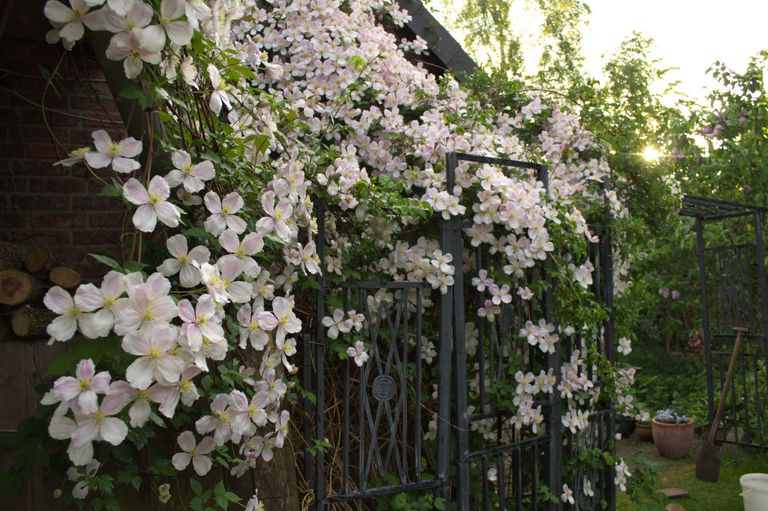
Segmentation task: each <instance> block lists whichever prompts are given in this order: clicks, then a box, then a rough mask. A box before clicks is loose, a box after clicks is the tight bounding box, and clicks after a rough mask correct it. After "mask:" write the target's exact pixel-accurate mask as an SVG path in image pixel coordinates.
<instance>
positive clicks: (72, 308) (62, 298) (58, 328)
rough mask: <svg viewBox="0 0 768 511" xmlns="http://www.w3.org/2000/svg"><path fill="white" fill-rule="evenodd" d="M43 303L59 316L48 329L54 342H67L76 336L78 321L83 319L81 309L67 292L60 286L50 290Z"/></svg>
mask: <svg viewBox="0 0 768 511" xmlns="http://www.w3.org/2000/svg"><path fill="white" fill-rule="evenodd" d="M43 303H44V304H45V306H46V307H48V308H49V309H50V310H52V311H53V312H55V313H56V314H58V315H59V316H58V317H57V318H56V319H54V320H53V321H52V322H51V323H50V324H48V326H47V327H46V332H48V335H50V336H51V340H52V341H67V340H69V339H71V338H72V336H74V335H75V332H76V331H77V324H78V321H79V320H80V319H81V318H82V317H83V313H82V311H81V310H80V308H79V307H78V306H77V304H75V300H74V299H73V298H72V295H70V294H69V293H68V292H67V291H65V290H64V289H63V288H61V287H59V286H54V287H52V288H51V289H49V290H48V292H47V293H46V294H45V298H43Z"/></svg>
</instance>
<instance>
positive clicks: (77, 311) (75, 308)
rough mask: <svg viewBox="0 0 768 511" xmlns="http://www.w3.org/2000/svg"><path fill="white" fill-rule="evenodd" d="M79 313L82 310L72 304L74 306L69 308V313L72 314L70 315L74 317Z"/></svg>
mask: <svg viewBox="0 0 768 511" xmlns="http://www.w3.org/2000/svg"><path fill="white" fill-rule="evenodd" d="M78 314H80V311H79V310H77V307H75V306H74V305H73V306H72V307H71V308H70V309H69V315H70V316H72V317H73V318H76V317H77V315H78Z"/></svg>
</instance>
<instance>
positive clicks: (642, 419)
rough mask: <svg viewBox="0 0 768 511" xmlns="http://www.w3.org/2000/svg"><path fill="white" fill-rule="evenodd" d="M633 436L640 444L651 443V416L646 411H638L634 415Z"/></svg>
mask: <svg viewBox="0 0 768 511" xmlns="http://www.w3.org/2000/svg"><path fill="white" fill-rule="evenodd" d="M635 435H636V436H637V439H638V440H640V441H641V442H652V441H653V434H652V433H651V414H650V413H649V412H648V410H640V412H639V413H638V414H637V415H635Z"/></svg>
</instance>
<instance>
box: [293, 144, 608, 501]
mask: <svg viewBox="0 0 768 511" xmlns="http://www.w3.org/2000/svg"><path fill="white" fill-rule="evenodd" d="M460 162H470V163H473V164H488V165H494V166H497V167H501V168H512V169H515V171H516V172H523V173H526V174H528V175H530V177H531V179H533V180H538V181H540V182H541V183H543V184H544V185H545V188H546V186H547V180H548V175H547V169H546V167H545V166H543V165H539V164H533V163H528V162H520V161H514V160H506V159H498V158H487V157H480V156H473V155H466V154H458V153H450V154H449V155H448V156H447V162H446V187H447V189H448V190H453V185H454V181H455V176H456V169H457V166H458V165H459V164H460ZM324 215H325V212H324V207H323V206H322V204H320V205H319V207H318V230H319V235H318V240H317V246H318V255H319V256H320V259H321V261H322V260H324V245H325V243H326V240H325V234H324V225H323V222H324ZM464 224H465V219H464V218H462V217H460V216H453V217H451V219H450V220H442V219H441V220H440V247H441V250H442V252H443V253H444V254H451V255H452V256H453V261H454V275H453V278H454V282H455V283H456V285H454V286H450V287H448V291H447V293H445V294H442V295H441V294H440V293H439V292H433V291H432V289H431V288H430V286H429V285H428V284H422V283H415V282H394V281H393V282H347V283H345V284H344V285H343V294H344V297H345V298H344V302H345V303H344V305H345V309H347V308H354V309H355V310H357V311H360V312H362V313H363V315H364V316H365V325H366V326H365V329H364V330H363V332H362V335H363V336H364V338H365V341H366V343H368V344H369V346H370V347H369V351H368V355H369V359H368V361H367V362H366V363H365V364H364V365H363V366H362V367H357V366H356V365H355V364H354V363H353V362H352V361H351V360H350V359H349V358H347V359H346V360H345V361H344V362H343V363H342V364H343V366H342V369H339V366H338V364H336V365H335V366H334V367H336V371H335V372H334V371H328V370H326V363H327V361H328V357H329V355H330V354H329V353H328V352H327V350H326V343H325V332H324V329H323V328H322V327H320V328H318V329H317V332H316V335H315V337H314V339H313V338H310V337H307V338H306V339H305V365H304V387H305V388H306V389H307V390H308V391H310V392H312V393H314V395H315V396H316V403H314V404H312V403H310V401H309V400H306V401H305V407H306V409H307V413H308V415H309V416H312V417H314V421H312V423H308V424H306V427H305V435H306V437H307V438H308V439H309V442H308V443H309V445H310V447H311V448H312V449H311V451H312V452H309V453H308V454H307V456H306V458H305V473H306V475H307V479H308V480H309V481H311V482H312V490H313V492H314V495H313V499H312V501H313V508H312V509H316V510H323V509H337V508H338V509H376V506H377V499H378V498H381V497H384V496H389V498H392V496H393V495H398V494H408V495H428V497H427V498H428V499H431V500H429V501H430V502H434V503H435V504H436V508H439V509H440V508H443V507H444V508H445V509H457V510H460V511H469V510H473V511H474V510H483V511H485V510H490V509H494V510H497V509H499V510H513V509H514V510H529V509H530V510H536V509H559V508H560V506H561V504H560V502H559V500H558V502H554V501H552V500H546V499H544V498H543V497H544V492H543V491H542V487H541V485H546V486H547V487H548V488H550V489H551V491H552V492H553V493H555V494H556V496H559V494H560V490H561V488H562V485H563V481H562V480H561V478H562V463H563V459H564V456H565V457H566V458H567V457H568V456H570V455H575V453H574V447H575V446H576V445H577V444H580V445H584V444H586V445H587V446H588V447H600V448H606V447H608V446H609V445H611V442H612V440H613V414H612V409H611V405H610V403H606V404H605V405H606V406H605V408H604V409H603V410H600V411H599V412H597V413H594V414H593V415H592V416H590V417H589V424H590V426H589V427H588V428H587V429H586V430H585V431H582V432H580V433H579V434H578V435H572V434H570V433H569V432H566V433H564V432H563V427H562V424H561V398H560V392H559V391H558V390H557V384H558V382H559V379H560V371H561V363H562V360H563V358H564V357H565V358H566V359H567V358H569V357H570V354H571V353H572V352H573V351H574V350H576V349H579V339H577V338H576V337H574V336H571V337H567V338H566V336H563V338H562V340H561V342H560V343H557V344H556V346H557V347H556V349H554V350H553V351H552V352H546V353H545V352H542V351H541V350H539V349H538V348H537V347H534V346H529V345H528V343H525V342H522V343H521V342H520V339H521V338H520V335H519V332H520V330H521V329H522V328H524V327H525V323H526V319H528V318H532V317H535V318H536V319H537V320H538V319H540V320H542V321H544V322H547V321H553V320H554V318H553V317H552V316H553V312H552V296H551V282H550V278H549V275H548V271H547V270H548V269H547V267H546V264H545V263H543V262H542V263H540V264H539V265H538V266H537V267H535V268H533V269H528V270H527V271H528V272H529V274H530V275H532V278H534V279H537V280H538V279H541V280H543V281H545V282H546V285H545V286H544V292H543V293H541V296H540V297H538V298H537V299H536V300H531V301H526V300H523V299H522V298H520V297H519V296H517V295H514V299H512V300H511V301H510V302H509V303H504V304H502V305H503V307H502V310H501V312H500V314H499V315H498V318H497V320H496V321H494V322H489V321H485V320H482V318H479V317H478V315H477V312H476V311H477V310H478V308H479V307H480V305H481V304H478V303H477V302H478V300H480V299H481V297H480V296H479V293H477V292H473V291H472V289H473V288H471V287H468V288H466V289H465V285H464V284H463V283H464V282H465V276H464V275H463V271H464V269H463V266H464V265H463V264H457V261H463V258H464V256H463V254H464V253H465V251H466V250H467V249H469V250H471V251H472V252H473V259H474V260H473V261H471V262H469V263H470V267H472V268H473V271H474V272H475V273H478V272H479V271H480V270H483V269H485V270H490V269H491V268H492V267H494V265H499V264H501V261H500V258H499V256H498V254H495V255H494V254H491V253H489V250H488V247H486V246H483V245H481V246H479V247H477V248H473V247H471V246H470V245H469V244H468V243H465V240H464V236H463V234H462V230H463V228H464V226H465V225H464ZM600 235H601V241H600V244H599V246H596V247H591V250H590V254H589V258H590V260H591V261H592V264H593V266H594V268H595V270H594V276H593V286H592V291H593V293H594V295H595V297H596V299H598V300H600V301H602V302H603V303H604V304H605V305H606V307H607V308H608V309H609V310H610V309H611V307H612V289H613V288H612V282H613V280H612V274H611V251H610V236H609V232H608V231H607V230H602V231H601V232H600ZM319 285H320V289H319V292H318V295H317V296H318V298H317V304H316V307H317V309H316V324H317V325H320V322H321V320H322V318H323V316H324V315H325V313H326V310H325V309H326V307H325V294H326V292H327V290H326V288H325V283H324V279H323V278H322V277H321V278H320V279H319ZM465 292H466V296H465ZM371 296H377V297H382V298H380V299H378V300H372V299H371ZM425 300H428V301H430V302H431V303H432V304H437V307H436V310H438V311H439V314H437V315H430V316H429V317H425V315H424V314H423V310H424V307H422V304H423V303H425V302H424V301H425ZM468 331H469V332H470V333H471V337H472V342H470V343H469V349H468V342H467V337H466V335H465V333H466V332H468ZM422 342H424V343H432V344H434V346H435V347H436V354H435V356H436V359H437V372H436V373H434V372H431V373H429V374H430V375H431V376H429V377H425V374H426V373H425V371H424V370H423V367H422V357H421V353H422ZM600 349H601V351H602V352H603V353H604V354H606V355H607V356H608V357H609V358H610V359H611V360H612V357H613V326H612V323H611V321H610V320H609V321H608V322H606V324H605V325H603V342H602V344H601V346H600ZM513 364H514V367H524V368H525V369H526V371H527V372H539V374H543V375H549V376H551V378H552V380H551V387H552V388H551V389H550V391H549V392H548V393H546V395H545V397H543V398H541V399H536V400H531V401H530V402H526V403H525V406H527V407H530V410H531V414H530V417H533V419H531V418H530V417H526V418H520V416H519V415H517V412H516V409H517V408H518V405H519V403H514V404H513V399H514V398H515V396H513V395H508V394H507V395H500V394H499V392H500V389H508V388H510V386H512V387H514V385H516V384H517V382H515V374H513V373H512V372H511V371H510V370H509V368H510V367H513ZM521 364H522V365H521ZM470 367H471V368H473V374H474V376H472V378H471V380H470V373H469V372H468V368H470ZM338 371H343V374H336V373H337V372H338ZM430 378H431V379H430ZM521 420H529V421H530V420H533V421H535V422H536V424H537V426H536V427H533V428H530V427H528V428H524V429H521V428H519V427H515V425H516V424H519V422H520V421H521ZM331 423H334V426H333V427H332V428H330V429H332V430H333V431H334V433H333V434H332V437H329V438H327V439H326V437H327V436H328V431H329V425H330V424H331ZM430 423H431V424H430ZM428 425H431V426H432V427H431V428H430V427H428ZM527 425H530V424H527ZM529 431H532V432H529ZM430 434H431V435H432V437H433V438H430V439H429V447H425V440H424V439H425V436H429V435H430ZM321 444H325V445H321ZM328 445H335V446H338V447H337V449H336V451H335V454H333V455H330V453H327V452H326V449H325V448H324V447H326V448H327V446H328ZM578 478H580V480H579V482H578V483H579V485H581V481H582V480H583V478H589V480H590V481H591V482H594V493H595V495H596V497H597V498H596V499H589V500H588V499H586V498H584V496H583V495H581V493H582V492H581V491H574V494H575V496H576V499H577V502H576V509H596V507H593V506H592V504H590V503H591V502H600V503H604V504H605V507H606V508H608V509H614V507H615V495H614V485H613V475H612V473H611V471H610V469H605V470H600V471H597V472H596V473H591V474H580V475H579V476H578ZM580 488H581V486H579V490H580ZM404 498H405V497H404ZM385 509H389V508H385Z"/></svg>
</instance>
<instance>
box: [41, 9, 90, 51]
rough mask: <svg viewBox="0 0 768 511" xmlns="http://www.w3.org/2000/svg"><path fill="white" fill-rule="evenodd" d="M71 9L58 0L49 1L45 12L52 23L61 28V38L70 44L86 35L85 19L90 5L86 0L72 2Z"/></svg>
mask: <svg viewBox="0 0 768 511" xmlns="http://www.w3.org/2000/svg"><path fill="white" fill-rule="evenodd" d="M70 5H71V7H67V6H66V5H64V4H63V3H61V2H59V1H57V0H48V1H47V2H46V3H45V7H44V9H43V12H44V13H45V17H46V18H48V19H49V20H50V21H51V22H52V23H54V24H56V25H57V26H60V27H61V28H59V36H60V37H61V38H62V39H64V40H65V41H68V42H70V43H74V42H75V41H79V40H80V39H82V38H83V34H85V27H84V26H83V18H84V17H85V15H86V13H87V12H88V9H90V8H91V7H90V5H88V3H87V2H86V1H85V0H70Z"/></svg>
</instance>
